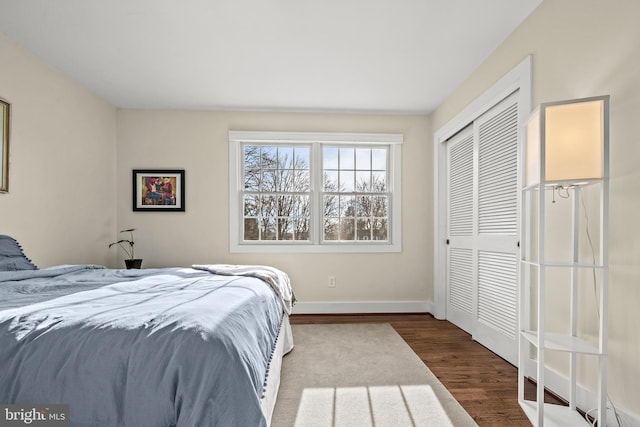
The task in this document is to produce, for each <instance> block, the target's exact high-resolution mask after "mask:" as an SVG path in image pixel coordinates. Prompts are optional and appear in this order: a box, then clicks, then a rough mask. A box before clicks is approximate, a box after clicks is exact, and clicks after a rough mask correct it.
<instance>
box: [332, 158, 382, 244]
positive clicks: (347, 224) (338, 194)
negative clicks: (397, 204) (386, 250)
mask: <svg viewBox="0 0 640 427" xmlns="http://www.w3.org/2000/svg"><path fill="white" fill-rule="evenodd" d="M322 153H323V191H324V196H323V203H324V210H323V224H324V233H323V236H324V240H326V241H354V240H376V241H388V238H389V236H388V234H389V233H388V219H389V194H388V189H387V188H388V186H387V180H388V178H387V176H388V174H387V169H388V168H387V159H388V150H387V148H370V147H345V146H340V147H337V146H336V147H332V146H325V147H323V150H322Z"/></svg>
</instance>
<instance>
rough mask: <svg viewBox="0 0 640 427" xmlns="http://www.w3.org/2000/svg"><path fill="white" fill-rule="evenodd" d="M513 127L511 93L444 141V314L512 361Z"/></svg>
mask: <svg viewBox="0 0 640 427" xmlns="http://www.w3.org/2000/svg"><path fill="white" fill-rule="evenodd" d="M518 126H519V120H518V102H517V94H514V95H511V96H510V97H508V98H507V99H505V100H504V101H502V102H501V103H500V104H498V105H496V106H495V107H494V108H492V109H491V110H490V111H488V112H487V113H485V114H484V115H482V116H481V117H479V118H478V119H477V120H476V121H475V122H474V123H473V125H472V126H470V127H471V128H472V129H471V130H467V129H465V130H464V131H463V132H461V133H460V134H459V135H457V136H456V137H455V138H453V139H452V140H451V141H450V142H449V143H448V144H450V146H449V147H448V148H449V149H448V153H449V181H448V182H449V206H448V209H449V215H448V218H449V221H448V222H449V245H448V251H447V252H448V305H447V318H448V319H449V320H450V321H451V322H452V323H454V324H456V325H458V326H459V327H461V328H462V329H464V330H466V331H467V332H469V333H471V334H472V336H473V339H474V340H476V341H478V342H480V343H481V344H483V345H484V346H486V347H487V348H489V349H491V350H492V351H494V352H495V353H497V354H498V355H500V356H501V357H503V358H504V359H506V360H508V361H509V362H511V363H513V364H516V361H517V354H518V347H517V341H516V337H517V334H516V333H517V324H518V313H517V299H516V298H517V292H516V287H517V280H518V263H517V258H518V257H517V253H518V139H519V138H518V132H519V129H518ZM463 146H464V147H465V148H464V149H463V148H462V147H463ZM467 146H470V147H471V149H469V148H468V147H467ZM456 147H460V148H459V149H458V148H456ZM469 152H471V154H469ZM462 153H464V154H462ZM461 311H463V312H464V313H466V315H464V316H463V315H461Z"/></svg>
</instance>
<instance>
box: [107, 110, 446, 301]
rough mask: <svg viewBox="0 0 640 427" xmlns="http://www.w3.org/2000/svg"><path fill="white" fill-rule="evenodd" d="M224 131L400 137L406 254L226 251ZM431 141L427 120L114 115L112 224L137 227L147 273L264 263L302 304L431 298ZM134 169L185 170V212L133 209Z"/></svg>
mask: <svg viewBox="0 0 640 427" xmlns="http://www.w3.org/2000/svg"><path fill="white" fill-rule="evenodd" d="M229 130H262V131H314V132H364V133H402V134H404V144H403V148H402V150H403V152H402V159H403V161H402V168H403V169H402V172H403V174H402V186H403V196H404V200H403V204H402V207H403V214H402V217H403V218H402V219H403V236H402V240H403V250H402V252H401V253H393V254H349V255H345V254H335V255H332V254H231V253H229V237H228V236H229V232H228V223H229V221H228V200H229V194H228V193H229V191H228V187H229V185H228V173H229V172H228V170H229V169H228V135H227V133H228V131H229ZM431 138H432V130H431V127H430V122H429V119H428V118H427V117H425V116H384V115H355V114H354V115H350V114H309V113H294V114H289V113H250V112H199V111H155V110H152V111H149V110H120V111H119V112H118V138H117V139H118V161H117V165H118V199H117V206H118V227H120V228H129V227H135V228H136V229H137V231H136V234H137V243H136V251H137V255H138V256H140V257H142V258H144V265H146V266H147V267H151V266H162V267H165V266H174V265H178V266H189V265H191V264H194V263H220V262H222V263H239V264H269V265H273V266H276V267H279V268H282V269H283V270H285V271H286V272H287V273H288V274H289V275H290V276H291V278H292V281H293V285H294V288H295V292H296V296H297V297H298V299H299V300H300V301H305V302H321V301H427V300H432V299H433V297H432V294H433V292H432V291H433V286H432V279H431V277H432V274H431V271H432V259H433V254H432V249H431V248H432V244H431V241H432V228H433V227H432V221H433V217H432V209H431V203H432V201H431V200H432V192H431V191H432V186H431V167H430V165H431V164H432V154H431V152H432V150H431V145H430V141H431ZM135 168H142V169H144V168H179V169H185V170H186V179H185V181H186V187H187V188H186V203H185V204H186V212H185V213H179V212H169V213H163V212H133V211H132V209H131V204H132V201H131V197H132V196H131V171H132V169H135ZM119 262H121V261H119ZM330 275H332V276H336V283H337V285H336V288H334V289H333V288H332V289H330V288H329V287H328V286H327V284H328V276H330Z"/></svg>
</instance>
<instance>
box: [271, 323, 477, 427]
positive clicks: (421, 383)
mask: <svg viewBox="0 0 640 427" xmlns="http://www.w3.org/2000/svg"><path fill="white" fill-rule="evenodd" d="M292 328H293V341H294V344H295V347H294V349H293V351H292V352H291V353H289V354H288V355H287V356H285V357H284V359H283V361H282V379H281V385H280V391H279V393H278V400H277V402H276V407H275V410H274V414H273V418H272V423H271V425H272V427H293V426H296V427H325V426H326V427H368V426H371V427H405V426H407V427H418V426H420V427H422V426H428V427H437V426H455V427H458V426H475V425H476V423H475V422H474V421H473V419H472V418H471V417H470V416H469V414H467V412H466V411H465V410H464V409H463V408H462V406H460V404H459V403H458V402H457V401H456V400H455V399H454V398H453V396H452V395H451V394H450V393H449V392H448V391H447V389H446V388H445V387H444V386H443V385H442V383H440V381H438V379H437V378H436V377H435V375H433V373H432V372H431V371H430V370H429V369H428V368H427V367H426V366H425V365H424V363H423V362H422V361H421V360H420V358H419V357H418V356H417V355H416V354H415V353H414V352H413V350H411V347H409V345H408V344H407V343H406V342H405V341H404V340H403V339H402V337H400V335H398V333H397V332H396V331H395V330H394V329H393V328H392V327H391V326H390V325H389V324H338V325H293V326H292Z"/></svg>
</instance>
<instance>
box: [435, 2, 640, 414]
mask: <svg viewBox="0 0 640 427" xmlns="http://www.w3.org/2000/svg"><path fill="white" fill-rule="evenodd" d="M639 16H640V2H638V1H637V0H612V1H602V0H545V1H544V2H543V3H542V5H541V6H540V7H539V8H538V9H537V10H536V11H534V13H533V14H532V15H531V16H530V17H529V18H528V19H527V20H526V21H525V22H524V23H523V24H522V25H521V26H520V27H519V28H517V29H516V30H515V31H514V33H513V34H512V35H511V36H510V37H509V38H508V39H507V40H506V41H505V42H504V43H503V44H502V45H501V46H500V47H499V48H498V49H497V50H496V51H495V52H494V53H493V54H492V55H490V56H489V58H487V60H486V61H485V62H484V63H483V64H482V65H481V66H480V67H479V68H478V69H477V70H476V71H475V72H474V73H473V74H472V75H471V76H470V77H469V78H468V79H467V80H466V81H465V82H464V83H463V84H462V85H461V86H460V87H459V88H458V89H457V90H456V91H455V93H454V94H452V95H451V96H450V97H449V98H448V99H447V100H446V101H445V102H444V103H443V104H442V105H441V106H440V107H439V108H438V109H437V111H435V113H434V114H433V115H432V125H433V129H434V130H438V129H439V128H441V127H442V126H443V125H444V124H446V123H447V121H448V120H450V119H451V118H452V117H453V116H454V115H455V114H456V113H458V112H459V111H460V110H462V109H463V108H464V107H465V106H466V105H468V104H469V103H470V102H471V101H473V100H474V99H475V98H476V97H477V96H479V95H480V94H481V93H482V92H484V91H485V90H486V89H488V88H489V87H490V86H491V85H492V84H493V83H494V82H495V81H497V80H498V79H499V78H500V77H502V76H503V75H504V74H506V73H507V72H508V71H509V70H511V69H512V68H513V67H514V66H515V65H517V64H518V63H520V61H522V60H523V59H524V58H525V57H526V56H527V55H529V54H532V55H533V103H534V106H535V105H537V104H539V103H541V102H547V101H556V100H562V99H571V98H580V97H587V96H595V95H604V94H610V95H611V163H610V165H611V205H610V216H611V220H610V225H611V230H610V259H609V261H610V267H611V268H610V276H609V277H610V315H609V354H610V356H609V390H610V393H609V394H610V396H611V398H612V399H613V400H614V402H615V403H616V404H617V405H619V406H622V407H624V408H626V409H627V410H629V411H631V412H633V413H635V414H636V416H637V414H640V381H639V379H640V363H638V360H640V359H639V358H638V354H640V334H639V333H638V328H640V310H638V305H639V304H640V222H639V221H638V212H640V191H638V183H640V167H638V160H639V159H640V137H639V136H638V135H640V120H639V118H640V78H639V76H640V25H638V22H637V18H638V17H639ZM594 316H595V314H594ZM582 381H583V382H585V383H589V382H592V381H591V379H590V378H588V376H584V377H583V378H582Z"/></svg>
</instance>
